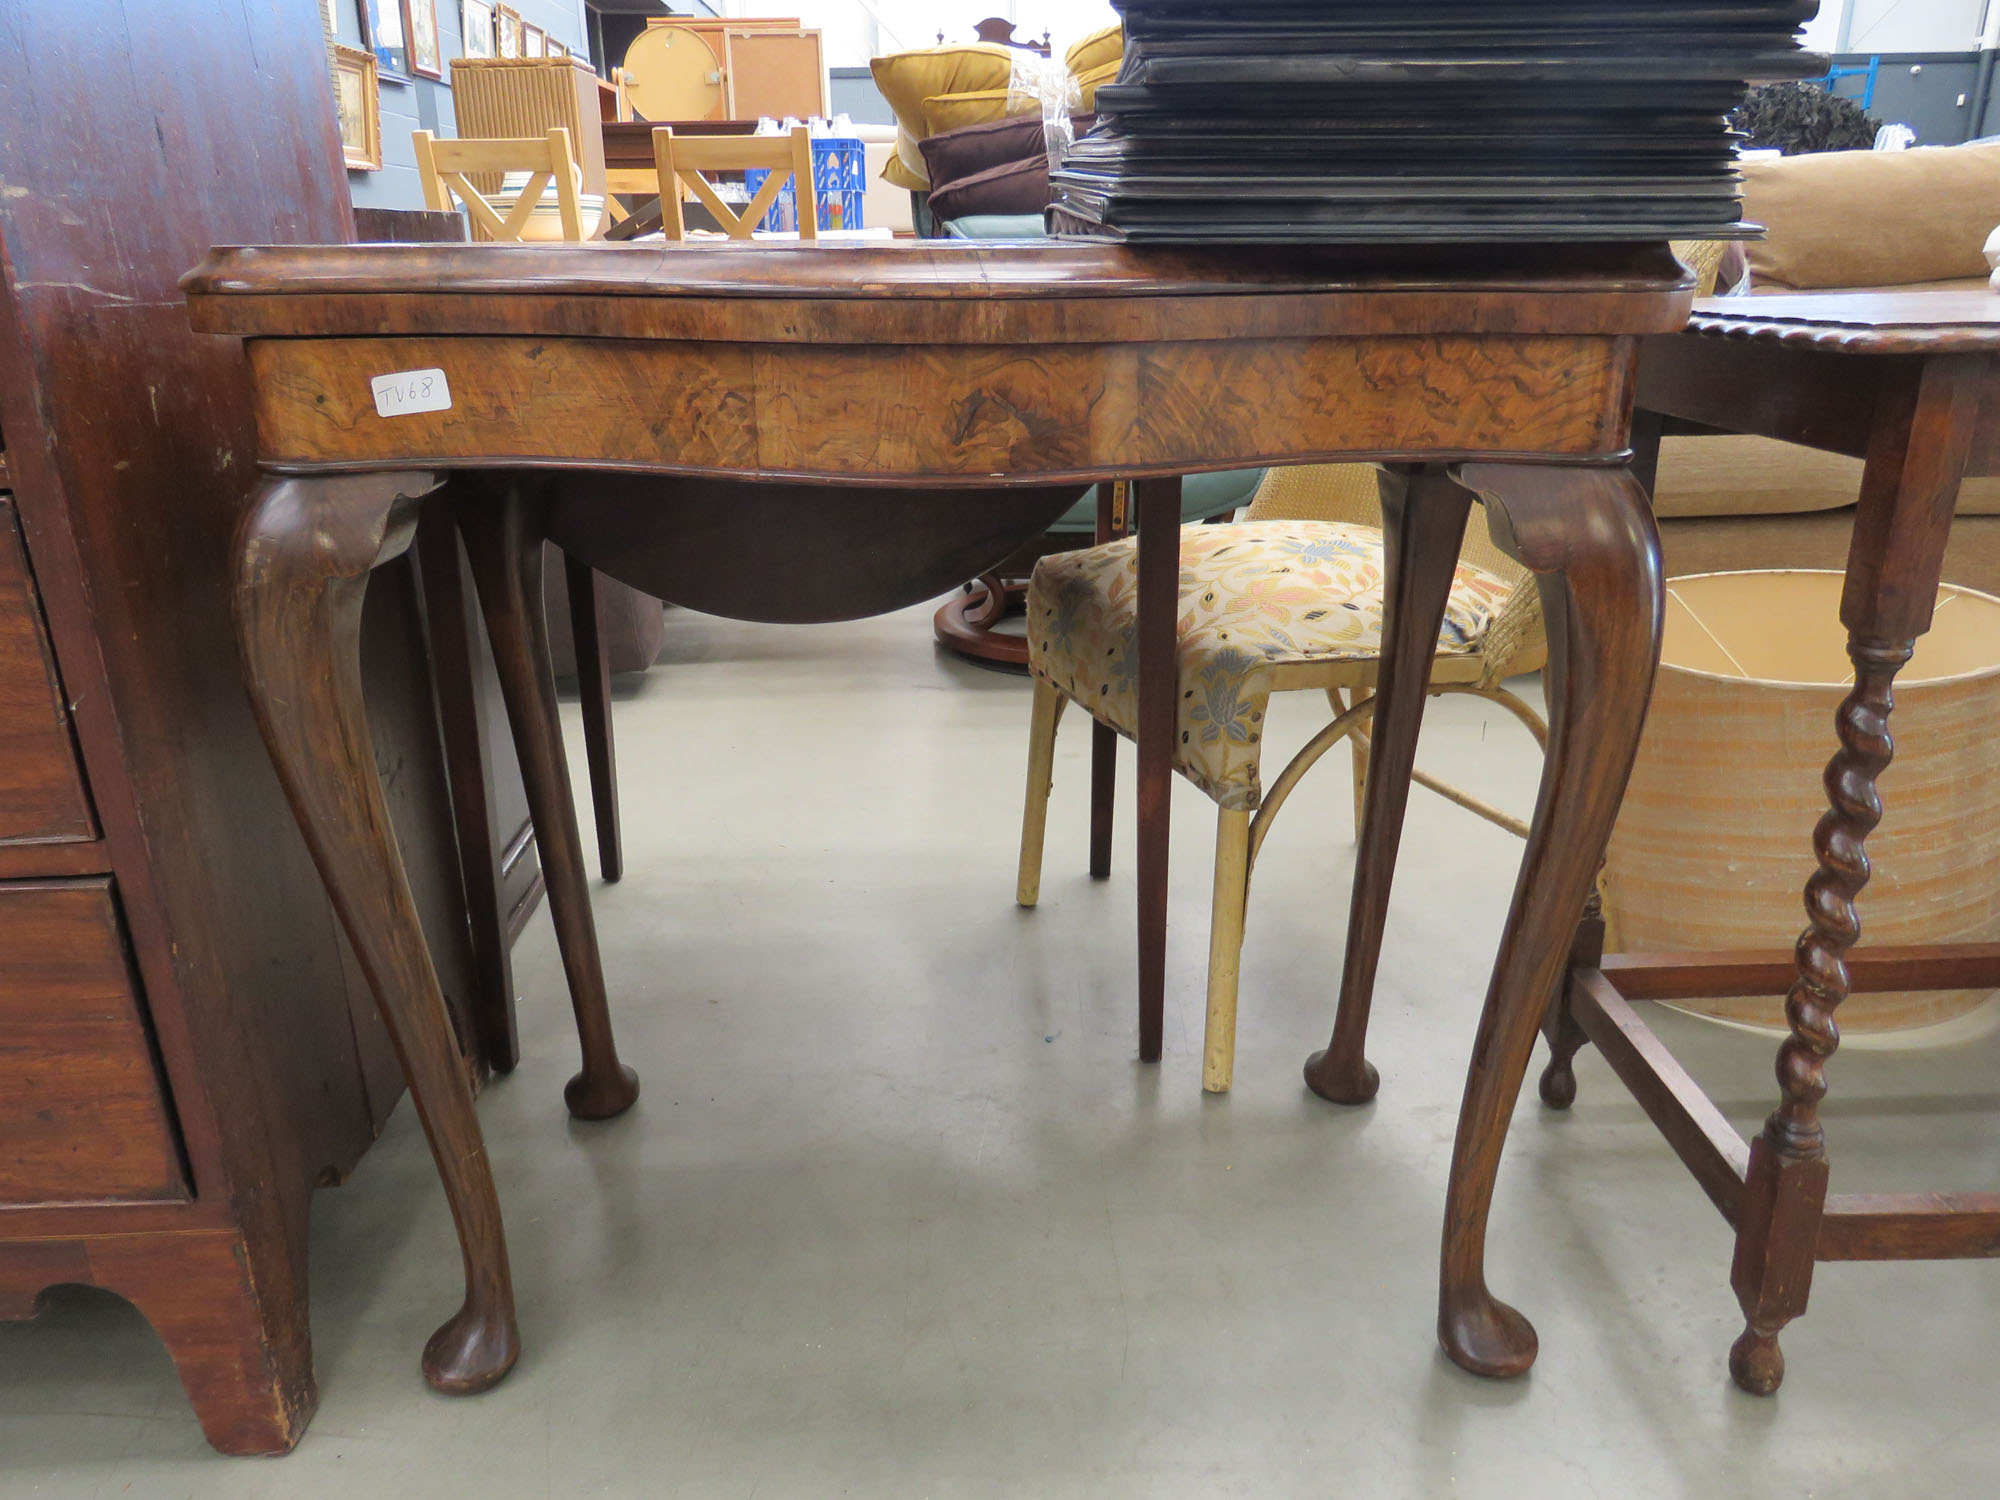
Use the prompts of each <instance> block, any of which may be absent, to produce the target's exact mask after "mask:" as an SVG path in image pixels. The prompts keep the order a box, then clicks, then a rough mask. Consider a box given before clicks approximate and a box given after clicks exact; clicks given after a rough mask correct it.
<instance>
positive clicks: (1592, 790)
mask: <svg viewBox="0 0 2000 1500" xmlns="http://www.w3.org/2000/svg"><path fill="white" fill-rule="evenodd" d="M1458 478H1459V481H1460V482H1461V483H1462V484H1464V485H1465V486H1466V487H1467V488H1468V489H1471V490H1473V491H1475V492H1477V493H1478V494H1479V495H1481V496H1483V497H1484V498H1485V500H1486V502H1487V506H1488V510H1489V514H1490V516H1491V518H1492V522H1493V534H1494V539H1495V540H1496V541H1497V542H1498V543H1499V544H1500V546H1501V547H1502V548H1503V549H1504V550H1505V551H1506V552H1507V553H1508V554H1509V555H1510V556H1512V557H1515V558H1517V559H1519V560H1520V561H1521V562H1522V563H1523V564H1524V565H1525V566H1527V567H1528V568H1530V569H1532V570H1533V571H1534V572H1535V573H1536V574H1537V575H1538V582H1539V583H1540V586H1541V595H1542V610H1543V613H1544V616H1545V618H1546V622H1547V627H1548V634H1549V666H1548V689H1549V705H1550V710H1551V711H1550V715H1549V718H1550V724H1549V744H1548V758H1547V761H1546V763H1545V765H1544V767H1543V771H1542V786H1541V794H1540V797H1539V798H1538V799H1537V801H1536V804H1535V818H1534V824H1533V827H1532V829H1531V831H1530V833H1529V836H1528V847H1527V852H1526V854H1525V855H1524V856H1523V858H1522V862H1521V874H1520V878H1519V880H1518V882H1517V883H1516V885H1515V888H1514V903H1513V907H1512V909H1511V910H1510V911H1509V913H1508V916H1507V927H1506V931H1505V933H1504V935H1503V936H1502V938H1501V941H1500V953H1499V957H1498V959H1497V960H1496V961H1495V963H1494V968H1493V980H1492V984H1491V987H1490V988H1489V989H1488V990H1487V993H1486V1006H1485V1009H1484V1011H1483V1012H1482V1013H1481V1015H1480V1018H1479V1033H1478V1037H1477V1039H1476V1040H1475V1042H1474V1043H1473V1052H1472V1066H1471V1070H1470V1073H1469V1075H1468V1077H1467V1079H1466V1084H1465V1099H1464V1102H1463V1104H1462V1105H1461V1106H1460V1110H1459V1118H1458V1137H1457V1141H1456V1144H1455V1145H1454V1147H1453V1150H1452V1162H1451V1178H1450V1183H1449V1186H1448V1188H1447V1190H1446V1203H1445V1222H1444V1254H1443V1262H1442V1266H1441V1269H1440V1276H1439V1297H1438V1341H1439V1343H1441V1344H1442V1345H1443V1346H1444V1351H1445V1353H1446V1354H1448V1355H1450V1356H1451V1358H1452V1359H1453V1360H1454V1361H1456V1362H1457V1363H1458V1364H1460V1365H1462V1366H1463V1367H1464V1368H1466V1369H1468V1370H1470V1371H1472V1372H1473V1373H1475V1374H1479V1375H1517V1374H1519V1373H1521V1372H1522V1371H1524V1370H1526V1369H1527V1368H1528V1367H1529V1366H1530V1365H1531V1364H1533V1363H1534V1360H1535V1352H1536V1339H1535V1330H1534V1327H1533V1325H1531V1324H1530V1323H1529V1322H1528V1320H1527V1319H1526V1318H1525V1317H1523V1316H1522V1315H1521V1314H1520V1313H1518V1312H1516V1311H1515V1310H1514V1309H1513V1308H1511V1307H1509V1306H1508V1305H1507V1304H1506V1303H1504V1302H1501V1301H1500V1300H1498V1299H1497V1298H1496V1297H1494V1296H1493V1294H1492V1293H1491V1292H1490V1291H1488V1290H1487V1286H1486V1221H1487V1215H1488V1213H1489V1211H1490V1210H1491V1208H1492V1205H1493V1184H1494V1179H1495V1177H1496V1175H1497V1174H1498V1172H1499V1168H1500V1153H1501V1150H1502V1148H1503V1147H1504V1146H1505V1144H1506V1139H1507V1125H1508V1121H1509V1120H1510V1119H1511V1118H1512V1115H1513V1110H1514V1102H1515V1100H1516V1099H1517V1098H1518V1097H1519V1095H1520V1091H1521V1080H1522V1076H1523V1075H1524V1074H1525V1073H1526V1071H1527V1067H1528V1058H1529V1055H1530V1054H1531V1052H1532V1051H1533V1049H1534V1045H1535V1037H1536V1035H1537V1033H1538V1031H1539V1030H1540V1027H1541V1024H1542V1020H1543V1018H1544V1016H1545V1015H1546V1013H1547V1011H1548V1006H1549V1000H1550V997H1551V996H1552V995H1554V993H1555V987H1556V984H1557V983H1558V982H1559V980H1560V979H1561V977H1562V975H1563V972H1564V969H1565V966H1566V965H1567V963H1568V960H1569V956H1570V949H1571V946H1572V943H1573V941H1574V939H1575V936H1576V921H1577V913H1578V912H1579V911H1581V910H1583V907H1584V901H1585V898H1586V897H1587V896H1588V895H1589V893H1590V889H1591V883H1592V881H1593V879H1594V878H1595V876H1596V872H1597V866H1598V861H1599V860H1600V859H1601V858H1602V856H1603V853H1604V846H1605V843H1606V842H1607V840H1608V839H1609V838H1610V835H1611V825H1612V822H1613V821H1614V819H1615V818H1616V817H1617V815H1618V804H1619V802H1620V800H1621V799H1622V798H1623V797H1624V794H1625V784H1626V782H1627V780H1628V779H1629V778H1630V776H1631V772H1632V762H1633V759H1634V757H1635V756H1636V755H1637V753H1638V746H1639V731H1640V729H1641V727H1642V726H1643V724H1644V722H1645V717H1646V706H1647V703H1648V700H1649V699H1650V698H1651V695H1652V685H1653V674H1654V671H1655V670H1656V669H1657V667H1658V665H1659V660H1660V629H1661V619H1662V613H1663V603H1664V598H1663V595H1664V591H1663V588H1662V585H1661V579H1660V544H1659V535H1658V533H1657V531H1656V530H1655V529H1654V526H1653V516H1652V510H1651V508H1650V506H1649V505H1648V503H1647V500H1646V494H1645V491H1644V490H1643V489H1642V488H1641V487H1640V486H1639V484H1638V483H1637V481H1635V480H1634V479H1633V478H1632V476H1631V474H1630V473H1628V472H1627V471H1626V470H1624V469H1560V468H1542V467H1528V466H1523V467H1511V466H1507V465H1500V464H1476V465H1468V466H1466V467H1465V468H1463V469H1461V470H1459V471H1458ZM1378 743H1379V742H1378Z"/></svg>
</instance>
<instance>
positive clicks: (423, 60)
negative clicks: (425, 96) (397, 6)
mask: <svg viewBox="0 0 2000 1500" xmlns="http://www.w3.org/2000/svg"><path fill="white" fill-rule="evenodd" d="M403 35H404V36H405V37H406V38H407V39H408V41H409V46H410V71H411V72H412V73H416V74H419V75H421V76H423V77H425V78H438V79H442V78H443V77H444V46H443V44H442V43H440V42H439V41H438V8H437V0H403Z"/></svg>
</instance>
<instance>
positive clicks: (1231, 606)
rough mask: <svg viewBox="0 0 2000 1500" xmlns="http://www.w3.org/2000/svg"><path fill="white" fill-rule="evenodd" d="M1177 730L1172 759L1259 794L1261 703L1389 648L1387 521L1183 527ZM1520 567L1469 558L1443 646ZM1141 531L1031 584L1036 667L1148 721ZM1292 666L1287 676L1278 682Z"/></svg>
mask: <svg viewBox="0 0 2000 1500" xmlns="http://www.w3.org/2000/svg"><path fill="white" fill-rule="evenodd" d="M1180 573H1181V586H1180V615H1179V643H1178V654H1179V661H1178V666H1179V672H1178V677H1179V681H1180V702H1179V719H1180V722H1179V729H1180V734H1179V737H1178V739H1177V742H1176V744H1175V747H1174V763H1175V766H1176V768H1177V769H1178V770H1180V771H1181V772H1182V774H1184V775H1185V776H1186V777H1187V778H1188V779H1189V780H1190V781H1192V782H1194V784H1195V785H1196V786H1199V787H1200V788H1201V789H1202V790H1203V791H1205V792H1207V793H1208V795H1209V796H1211V797H1213V798H1214V799H1215V800H1216V802H1217V804H1218V805H1220V806H1221V807H1224V808H1228V809H1232V810H1236V811H1243V812H1251V811H1255V810H1256V809H1257V807H1258V806H1259V805H1260V804H1261V801H1262V797H1263V787H1262V778H1261V775H1260V771H1259V761H1260V758H1261V751H1262V740H1263V728H1264V714H1265V706H1266V704H1267V703H1268V701H1269V699H1270V696H1271V693H1272V691H1273V690H1274V689H1275V688H1278V687H1280V686H1283V687H1306V686H1321V687H1333V686H1339V685H1345V684H1346V683H1347V682H1348V681H1349V680H1350V676H1339V677H1335V676H1328V678H1327V680H1326V681H1325V682H1313V681H1309V680H1306V679H1308V678H1310V677H1311V676H1314V675H1318V674H1313V673H1311V672H1310V671H1309V670H1308V671H1306V672H1303V673H1302V672H1301V671H1299V670H1297V669H1311V668H1313V667H1315V666H1333V665H1335V664H1342V663H1353V662H1357V661H1373V660H1374V659H1375V658H1376V657H1377V656H1379V655H1380V654H1381V649H1382V623H1383V594H1382V589H1383V574H1382V534H1381V531H1380V530H1379V529H1378V528H1376V527H1372V526H1367V525H1363V524H1360V523H1357V522H1345V521H1307V520H1278V521H1247V522H1242V523H1239V524H1236V525H1226V526H1189V527H1185V528H1184V529H1183V530H1182V532H1181V565H1180ZM1516 582H1517V580H1516V579H1508V578H1502V577H1500V576H1498V575H1497V574H1495V573H1492V572H1488V571H1487V570H1485V569H1483V568H1480V567H1477V566H1475V565H1473V564H1471V563H1467V562H1461V563H1460V564H1459V568H1458V573H1457V576H1456V578H1455V579H1454V580H1453V583H1452V590H1451V601H1450V603H1449V605H1448V606H1447V608H1446V611H1445V621H1444V628H1443V630H1442V632H1441V633H1440V635H1439V638H1438V650H1439V653H1440V654H1441V655H1444V656H1468V655H1471V654H1473V653H1475V652H1477V651H1478V650H1479V648H1480V645H1481V643H1482V642H1483V641H1484V639H1485V637H1486V633H1487V631H1488V629H1489V627H1491V625H1492V624H1493V622H1494V620H1495V619H1496V618H1497V617H1498V615H1499V613H1500V610H1501V606H1502V605H1503V604H1504V603H1505V602H1506V601H1507V599H1508V597H1509V596H1510V595H1511V594H1513V592H1514V589H1515V585H1516ZM1137 590H1138V553H1137V542H1136V539H1132V538H1127V539H1125V540H1122V541H1117V542H1111V543H1108V544H1106V545H1104V546H1101V547H1090V548H1085V549H1084V550H1082V551H1078V552H1064V553H1059V554H1057V555H1056V556H1054V557H1048V558H1044V559H1043V560H1042V561H1041V563H1040V564H1038V565H1037V567H1036V568H1035V576H1034V581H1033V582H1032V583H1031V584H1030V585H1029V589H1028V661H1029V668H1030V670H1031V671H1032V672H1033V673H1034V675H1035V677H1036V678H1037V679H1038V680H1040V681H1042V682H1046V683H1048V684H1049V685H1050V686H1052V687H1054V688H1055V689H1056V690H1057V691H1059V692H1060V693H1062V694H1063V695H1064V696H1065V697H1066V698H1068V699H1070V700H1071V701H1072V702H1075V703H1078V704H1080V705H1082V706H1083V707H1084V708H1085V709H1086V710H1088V711H1089V713H1090V714H1091V716H1092V717H1093V718H1095V719H1097V720H1098V721H1099V722H1101V723H1104V724H1108V725H1110V726H1111V727H1112V728H1114V729H1116V730H1118V731H1119V733H1121V734H1124V735H1126V736H1128V737H1133V738H1136V737H1137V734H1138V727H1139V719H1138V712H1139V703H1138V681H1139V649H1138V616H1137V611H1136V609H1135V600H1136V598H1137ZM1280 677H1282V678H1284V679H1285V680H1284V681H1282V682H1280V681H1279V680H1278V679H1279V678H1280Z"/></svg>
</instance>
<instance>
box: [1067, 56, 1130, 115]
mask: <svg viewBox="0 0 2000 1500" xmlns="http://www.w3.org/2000/svg"><path fill="white" fill-rule="evenodd" d="M1123 66H1124V64H1123V63H1118V62H1108V63H1105V64H1104V65H1103V66H1101V67H1096V68H1092V69H1090V70H1089V71H1088V72H1084V73H1079V74H1077V75H1076V86H1077V89H1078V91H1079V92H1080V93H1081V94H1082V95H1083V98H1082V100H1081V102H1079V103H1078V105H1077V107H1076V109H1077V113H1078V114H1084V115H1088V114H1094V113H1095V112H1096V110H1097V91H1098V89H1099V88H1100V87H1101V86H1102V85H1104V84H1107V83H1116V82H1117V81H1118V70H1119V69H1120V68H1121V67H1123Z"/></svg>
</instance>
